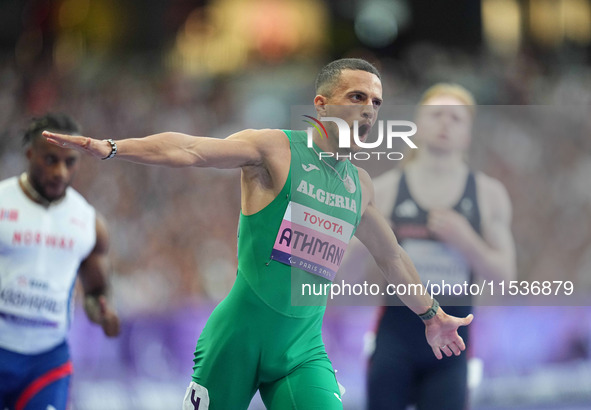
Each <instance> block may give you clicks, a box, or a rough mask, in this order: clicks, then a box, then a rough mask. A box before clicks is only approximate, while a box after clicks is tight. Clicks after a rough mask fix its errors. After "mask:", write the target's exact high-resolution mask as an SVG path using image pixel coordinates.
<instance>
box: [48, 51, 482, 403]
mask: <svg viewBox="0 0 591 410" xmlns="http://www.w3.org/2000/svg"><path fill="white" fill-rule="evenodd" d="M316 94H317V95H316V97H315V99H314V104H315V107H316V110H317V113H318V116H319V117H339V118H341V119H343V120H345V121H346V122H347V123H348V124H349V126H350V127H352V126H353V121H355V120H357V121H359V123H360V124H361V125H360V134H361V135H360V137H361V139H362V140H365V138H366V137H367V135H368V133H369V130H370V128H371V126H372V125H373V124H374V123H375V121H376V118H377V114H378V110H379V108H380V105H381V103H382V84H381V81H380V76H379V73H378V71H377V70H376V69H375V67H373V66H372V65H371V64H369V63H367V62H366V61H364V60H359V59H343V60H337V61H334V62H332V63H330V64H328V65H327V66H326V67H324V68H323V69H322V70H321V72H320V73H319V76H318V78H317V80H316ZM331 125H334V124H330V125H329V126H327V130H328V133H327V134H328V135H327V136H322V135H320V134H319V133H316V132H315V133H314V135H313V140H314V146H313V147H312V148H308V146H307V143H306V133H305V132H302V131H281V130H270V129H265V130H244V131H240V132H238V133H236V134H233V135H231V136H229V137H228V138H226V139H223V140H220V139H212V138H205V137H193V136H189V135H184V134H179V133H173V132H166V133H161V134H155V135H151V136H148V137H145V138H140V139H135V138H134V139H124V140H119V141H116V142H115V141H113V140H102V141H101V140H96V139H91V138H86V137H81V136H67V135H60V134H55V133H50V132H47V133H45V134H44V135H45V136H46V137H47V138H48V139H49V141H51V142H53V143H55V144H58V145H63V146H66V147H71V148H76V149H79V150H80V151H83V152H87V153H90V154H92V155H94V156H95V157H98V158H104V159H107V158H112V157H114V156H116V157H118V158H122V159H125V160H128V161H132V162H139V163H142V164H148V165H165V166H171V167H182V166H198V167H216V168H241V170H242V173H241V188H242V197H241V205H242V210H241V211H242V212H241V215H240V225H239V237H238V273H237V277H236V282H235V283H234V286H233V288H232V290H231V291H230V294H229V295H228V296H227V297H226V299H224V300H223V301H222V302H221V303H220V304H219V305H218V306H217V307H216V309H215V310H214V311H213V313H212V315H211V317H210V318H209V320H208V322H207V324H206V326H205V328H204V329H203V332H202V333H201V336H200V337H199V341H198V343H197V348H196V352H195V359H194V362H195V365H194V373H193V381H192V382H191V384H190V386H189V388H188V389H187V394H186V396H185V400H184V404H183V409H189V410H196V409H198V410H204V409H212V410H216V409H233V410H238V409H246V408H247V407H248V404H249V403H250V400H251V398H252V397H253V395H254V394H255V392H256V391H257V389H258V390H259V391H260V393H261V397H262V399H263V402H264V403H265V405H266V406H267V408H268V409H277V410H279V409H281V410H283V409H288V408H291V409H323V410H326V409H328V410H330V409H342V408H343V407H342V402H341V396H340V393H339V389H338V385H337V381H336V379H335V376H334V371H333V369H332V365H331V363H330V361H329V359H328V357H327V355H326V351H325V348H324V344H323V342H322V337H321V325H322V317H323V314H324V306H311V304H309V305H305V303H304V304H302V305H300V306H298V305H297V303H296V304H292V299H291V297H292V281H293V283H297V284H299V283H304V282H306V283H313V284H319V285H324V284H330V281H331V280H332V279H333V278H334V274H335V273H336V270H337V268H338V266H339V265H340V261H341V260H342V253H343V252H344V249H345V247H346V246H347V244H348V242H349V240H350V238H351V236H352V235H353V233H354V234H355V235H357V237H359V238H360V239H361V241H362V242H363V243H364V244H365V245H366V246H367V248H368V249H369V250H370V252H371V253H372V255H373V256H374V257H375V259H376V261H377V262H378V264H379V266H380V267H381V268H382V270H383V272H384V275H385V277H386V278H387V280H388V281H389V282H393V283H404V284H411V283H416V284H418V283H420V282H419V278H418V276H417V273H416V271H415V269H414V267H413V265H412V262H411V261H410V259H409V258H408V257H407V255H406V253H405V252H404V251H403V250H402V249H401V248H400V246H399V245H398V243H397V242H396V237H395V236H394V234H393V233H392V230H391V229H390V228H389V225H388V223H387V222H386V220H385V219H384V218H383V217H382V216H381V215H380V213H379V212H378V210H377V209H376V207H375V205H374V202H373V195H374V194H373V186H372V183H371V181H370V178H369V176H368V174H367V173H366V172H365V171H363V170H361V169H357V168H356V167H354V166H353V165H352V164H351V163H350V162H349V161H348V160H341V161H337V160H336V159H335V158H322V159H320V158H319V155H318V153H319V152H320V151H324V152H331V153H333V154H336V153H339V154H342V155H346V154H348V153H350V151H351V150H349V149H343V148H339V146H338V134H337V129H336V126H331ZM351 139H352V138H351ZM357 149H358V148H357V147H356V146H354V147H353V148H352V150H355V151H356V150H357ZM320 221H322V222H320ZM327 221H328V223H326V222H327ZM404 302H405V303H406V304H407V305H408V306H409V307H410V308H411V309H412V310H413V311H414V312H415V313H416V314H419V315H421V317H422V318H423V319H424V321H425V325H426V336H427V340H428V342H429V344H430V345H431V347H432V350H433V353H434V354H435V356H436V357H438V358H441V357H442V356H443V354H445V355H447V356H451V355H453V354H456V355H459V354H460V352H461V351H462V350H463V349H464V348H465V346H464V343H463V341H462V339H461V338H460V337H459V336H458V334H457V328H458V327H459V326H463V325H467V324H469V323H470V322H471V320H472V317H471V316H468V317H466V318H462V319H460V318H455V317H452V316H448V315H446V314H445V313H444V312H443V311H442V310H441V309H438V305H437V303H436V301H434V300H433V299H431V297H429V296H428V295H422V296H407V297H405V298H404ZM417 320H418V321H420V319H419V318H417Z"/></svg>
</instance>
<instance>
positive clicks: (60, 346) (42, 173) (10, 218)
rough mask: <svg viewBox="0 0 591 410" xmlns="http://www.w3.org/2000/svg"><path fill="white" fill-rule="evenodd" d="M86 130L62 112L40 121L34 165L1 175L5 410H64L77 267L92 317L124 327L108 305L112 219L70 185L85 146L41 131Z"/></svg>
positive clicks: (35, 127) (32, 136)
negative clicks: (56, 141)
mask: <svg viewBox="0 0 591 410" xmlns="http://www.w3.org/2000/svg"><path fill="white" fill-rule="evenodd" d="M48 129H49V130H54V131H59V132H68V133H73V134H78V125H77V124H76V123H75V122H74V121H73V120H72V119H71V118H70V117H68V116H66V115H63V114H59V115H58V114H48V115H46V116H44V117H42V118H38V119H35V120H33V121H32V123H31V124H30V126H29V128H28V130H27V131H26V133H25V135H24V143H25V147H26V156H27V160H28V169H27V171H26V172H24V173H23V174H22V175H21V176H20V177H13V178H9V179H6V180H4V181H1V182H0V409H2V410H4V409H5V408H8V409H10V410H65V409H66V405H67V401H68V390H69V379H70V375H71V374H72V363H71V362H70V357H69V351H68V345H67V343H66V333H67V330H68V327H69V324H70V319H71V313H72V311H71V308H72V294H73V290H74V283H75V280H76V273H78V275H79V277H80V280H81V283H82V287H83V289H84V308H85V310H86V314H87V315H88V318H89V319H90V320H91V321H93V322H95V323H97V324H99V325H101V326H102V328H103V331H104V333H105V334H106V335H107V336H115V335H117V334H118V333H119V319H118V317H117V315H116V314H115V312H114V311H113V310H112V309H111V308H110V307H109V305H108V303H107V299H106V298H105V292H106V290H107V281H106V267H107V261H106V257H107V248H108V236H107V229H106V226H105V223H104V222H103V221H102V219H101V218H100V217H99V216H98V215H97V214H96V212H95V210H94V208H93V207H92V206H90V205H89V204H88V203H87V202H86V201H85V200H84V198H82V196H81V195H80V194H79V193H78V192H76V191H75V190H74V189H73V188H70V187H69V185H70V183H71V182H72V179H73V178H74V175H75V173H76V171H77V169H78V168H79V164H78V162H79V157H80V153H78V152H76V151H74V150H72V149H68V148H61V147H57V146H55V145H53V144H50V143H48V142H47V141H46V139H45V138H43V137H42V136H41V132H42V131H43V130H48Z"/></svg>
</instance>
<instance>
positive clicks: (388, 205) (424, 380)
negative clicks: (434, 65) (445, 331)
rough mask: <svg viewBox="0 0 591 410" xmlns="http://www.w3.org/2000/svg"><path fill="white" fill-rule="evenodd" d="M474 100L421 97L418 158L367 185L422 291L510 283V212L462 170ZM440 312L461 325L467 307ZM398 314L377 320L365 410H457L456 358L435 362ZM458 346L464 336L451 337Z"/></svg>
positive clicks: (463, 384) (462, 301)
mask: <svg viewBox="0 0 591 410" xmlns="http://www.w3.org/2000/svg"><path fill="white" fill-rule="evenodd" d="M474 114H475V102H474V98H473V97H472V95H471V94H470V92H469V91H467V90H466V89H465V88H463V87H461V86H459V85H456V84H446V83H440V84H436V85H434V86H432V87H431V88H429V89H428V90H427V91H426V92H425V94H424V95H423V98H422V99H421V102H420V108H419V110H418V114H417V118H416V122H417V127H418V132H417V135H416V137H415V141H416V144H417V145H418V146H419V149H417V150H415V151H416V153H415V155H412V157H411V159H410V160H408V161H407V162H406V164H405V165H404V167H403V168H402V170H400V169H393V170H391V171H388V172H386V173H385V174H383V175H381V176H380V177H378V178H376V179H375V186H376V192H378V193H379V194H377V195H376V196H377V198H376V204H377V206H378V207H379V208H380V212H381V213H382V214H383V215H384V216H385V217H386V218H389V219H390V221H391V222H392V226H393V229H394V233H395V234H396V237H397V238H398V240H399V241H400V243H401V244H402V246H403V247H404V249H405V250H406V252H407V253H408V254H409V255H410V256H411V258H412V260H413V261H415V263H416V267H417V270H418V272H419V274H420V275H421V279H422V280H423V283H427V281H430V283H439V284H440V283H442V281H445V282H446V283H447V284H450V285H453V284H456V283H459V284H463V283H464V282H466V283H471V282H472V280H473V279H474V278H475V277H477V278H478V279H487V280H493V281H502V280H511V279H513V278H514V277H515V250H514V243H513V237H512V235H511V230H510V222H511V203H510V201H509V197H508V195H507V192H506V191H505V188H504V187H503V185H502V184H501V183H500V182H499V181H497V180H495V179H493V178H491V177H489V176H487V175H485V174H483V173H480V172H473V171H471V170H470V169H469V168H468V166H467V164H466V161H465V156H466V153H467V151H468V149H469V146H470V140H471V133H472V123H473V117H474ZM440 302H441V304H442V305H444V306H445V309H446V311H447V312H448V313H450V314H453V315H456V316H465V315H468V314H470V313H471V312H472V306H470V305H471V301H470V300H469V299H468V298H462V297H449V296H448V297H445V298H444V297H440ZM408 313H409V312H408V309H405V308H403V307H400V306H386V307H383V308H382V310H381V312H380V320H379V324H378V329H377V334H376V349H375V352H374V353H373V356H372V358H371V361H370V366H369V369H368V395H367V400H368V409H370V410H396V409H399V410H404V409H406V408H407V406H408V405H410V404H416V405H417V409H418V410H435V409H463V408H465V406H466V399H467V359H466V355H461V356H459V357H451V358H449V359H445V360H442V361H438V360H435V359H434V358H433V355H432V354H431V352H430V349H429V347H428V346H427V345H426V344H425V343H424V342H423V336H422V328H421V326H417V323H415V318H414V317H413V316H414V315H412V314H411V315H409V314H408ZM459 334H460V336H461V337H462V338H463V339H464V342H465V343H466V344H468V329H467V328H462V329H460V331H459Z"/></svg>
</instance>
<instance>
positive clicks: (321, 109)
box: [314, 94, 328, 117]
mask: <svg viewBox="0 0 591 410" xmlns="http://www.w3.org/2000/svg"><path fill="white" fill-rule="evenodd" d="M327 104H328V98H326V97H325V96H324V95H320V94H319V95H317V96H316V97H315V98H314V107H315V108H316V112H317V113H318V115H319V116H321V117H325V116H326V108H327V107H326V106H327Z"/></svg>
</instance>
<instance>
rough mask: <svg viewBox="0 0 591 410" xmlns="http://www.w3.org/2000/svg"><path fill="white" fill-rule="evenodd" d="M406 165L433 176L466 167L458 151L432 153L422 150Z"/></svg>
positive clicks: (461, 170) (460, 170) (461, 171)
mask: <svg viewBox="0 0 591 410" xmlns="http://www.w3.org/2000/svg"><path fill="white" fill-rule="evenodd" d="M407 166H408V167H412V168H415V169H417V170H420V171H421V173H424V174H431V175H432V176H434V177H437V176H447V175H454V174H458V173H463V172H465V170H466V169H467V165H466V162H465V161H464V158H463V154H462V153H460V152H453V153H437V154H433V153H430V152H428V151H424V152H422V153H419V154H418V155H417V156H416V158H415V159H414V160H413V161H411V162H410V163H409V164H408V165H407Z"/></svg>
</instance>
